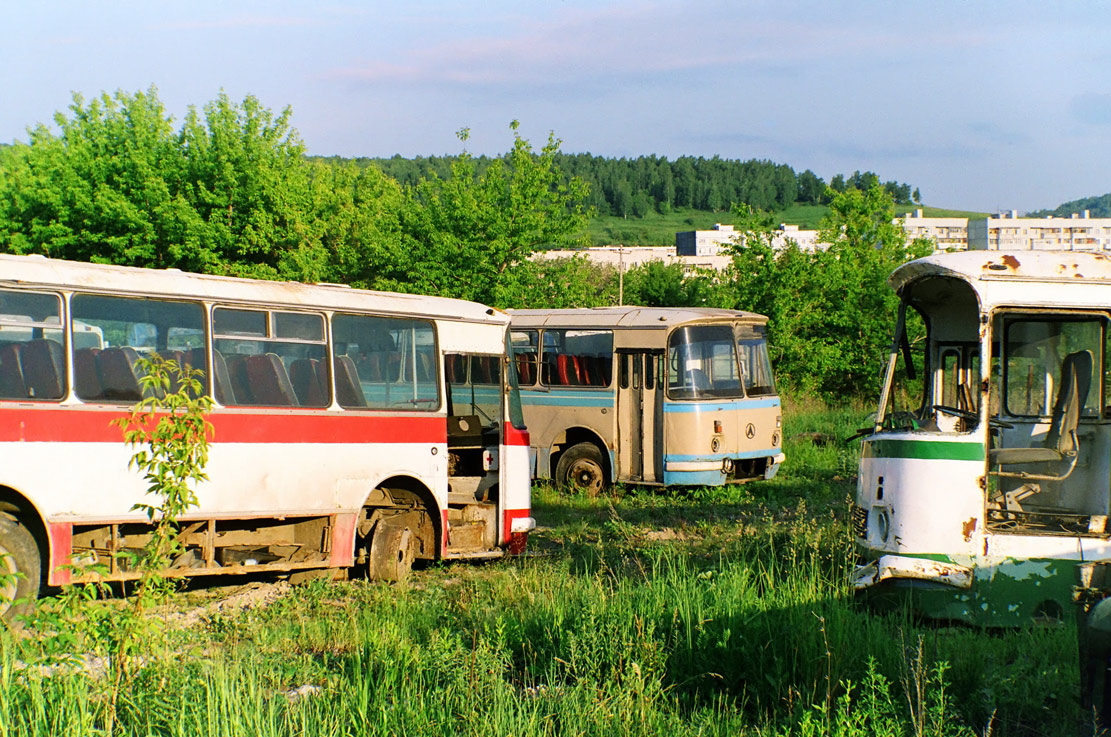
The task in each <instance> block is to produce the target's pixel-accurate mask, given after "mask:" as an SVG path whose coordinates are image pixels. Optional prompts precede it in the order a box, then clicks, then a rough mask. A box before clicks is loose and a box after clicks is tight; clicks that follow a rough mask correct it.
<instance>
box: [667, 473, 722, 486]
mask: <svg viewBox="0 0 1111 737" xmlns="http://www.w3.org/2000/svg"><path fill="white" fill-rule="evenodd" d="M726 478H727V477H726V475H725V472H724V471H664V486H724V485H725V480H726Z"/></svg>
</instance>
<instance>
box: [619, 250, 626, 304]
mask: <svg viewBox="0 0 1111 737" xmlns="http://www.w3.org/2000/svg"><path fill="white" fill-rule="evenodd" d="M624 304H625V246H623V245H621V244H618V246H617V306H618V307H622V306H624Z"/></svg>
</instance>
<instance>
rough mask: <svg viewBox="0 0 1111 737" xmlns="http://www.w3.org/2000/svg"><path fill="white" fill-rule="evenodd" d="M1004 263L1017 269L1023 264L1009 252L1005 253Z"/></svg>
mask: <svg viewBox="0 0 1111 737" xmlns="http://www.w3.org/2000/svg"><path fill="white" fill-rule="evenodd" d="M1003 264H1004V265H1006V266H1007V267H1008V268H1010V269H1015V270H1017V269H1018V267H1019V266H1021V265H1022V264H1020V263H1019V262H1018V259H1017V258H1015V257H1014V256H1013V255H1011V254H1009V253H1006V254H1004V255H1003Z"/></svg>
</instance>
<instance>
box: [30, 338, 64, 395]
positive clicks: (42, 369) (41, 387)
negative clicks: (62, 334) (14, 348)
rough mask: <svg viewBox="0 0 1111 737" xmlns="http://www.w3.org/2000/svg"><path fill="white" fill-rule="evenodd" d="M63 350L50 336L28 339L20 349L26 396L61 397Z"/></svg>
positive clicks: (62, 386)
mask: <svg viewBox="0 0 1111 737" xmlns="http://www.w3.org/2000/svg"><path fill="white" fill-rule="evenodd" d="M64 354H65V351H64V350H63V348H62V344H61V343H59V342H57V341H54V340H51V339H50V338H38V339H36V340H32V341H28V343H27V344H26V345H25V346H23V349H22V350H21V351H20V359H21V362H22V364H23V380H24V382H26V384H27V396H28V397H31V398H33V399H61V398H62V394H63V390H64V389H65V382H64V378H65V375H66V360H65V355H64Z"/></svg>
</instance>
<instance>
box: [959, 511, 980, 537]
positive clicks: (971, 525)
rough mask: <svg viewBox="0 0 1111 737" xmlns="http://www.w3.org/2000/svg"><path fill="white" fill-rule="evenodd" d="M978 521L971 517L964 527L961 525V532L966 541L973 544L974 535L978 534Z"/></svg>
mask: <svg viewBox="0 0 1111 737" xmlns="http://www.w3.org/2000/svg"><path fill="white" fill-rule="evenodd" d="M977 522H978V520H977V519H976V518H975V517H969V518H968V521H966V522H965V523H964V524H963V525H961V532H962V533H963V534H964V541H965V542H966V543H967V542H972V533H974V532H976V523H977Z"/></svg>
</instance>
